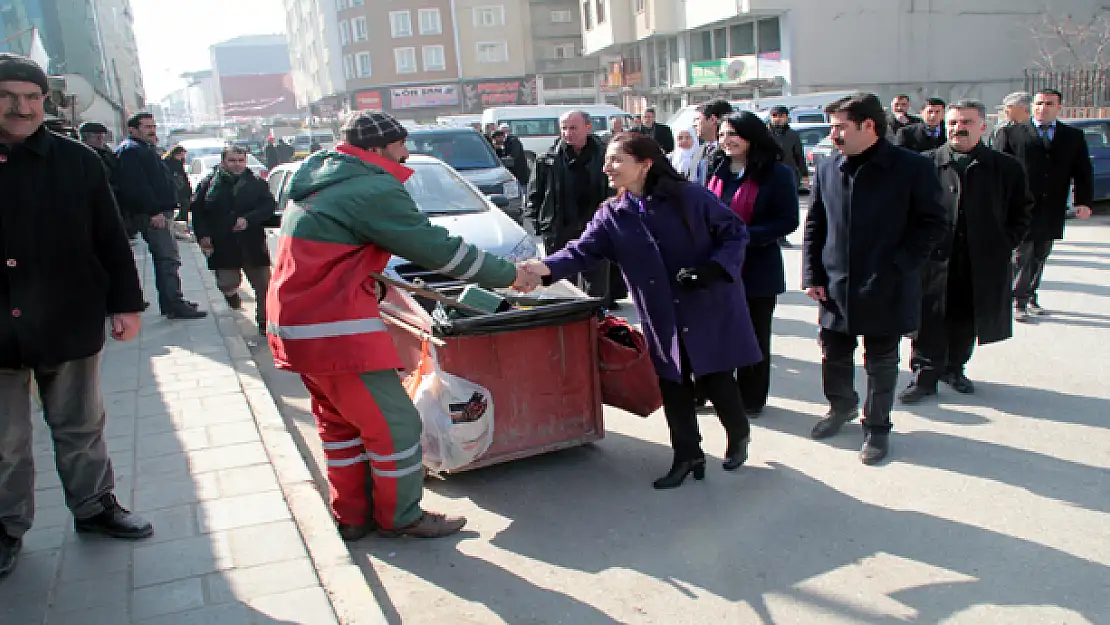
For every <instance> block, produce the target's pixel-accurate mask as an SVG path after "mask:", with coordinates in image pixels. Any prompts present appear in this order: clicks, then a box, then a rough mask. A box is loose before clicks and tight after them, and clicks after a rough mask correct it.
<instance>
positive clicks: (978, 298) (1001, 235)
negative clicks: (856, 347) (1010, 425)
mask: <svg viewBox="0 0 1110 625" xmlns="http://www.w3.org/2000/svg"><path fill="white" fill-rule="evenodd" d="M986 119H987V109H986V107H985V106H984V105H983V104H982V103H981V102H976V101H974V100H963V101H960V102H957V103H955V104H953V105H952V106H951V107H950V108H949V110H948V116H947V118H946V121H947V126H948V144H947V145H945V146H942V147H940V148H938V149H936V150H934V151H932V152H929V153H927V154H926V156H929V157H931V158H932V159H933V166H934V167H935V168H936V171H937V175H938V176H940V181H941V185H940V186H941V189H942V191H943V193H944V204H945V208H947V209H948V218H949V222H950V225H951V229H950V230H949V231H948V233H947V236H945V238H944V241H943V243H942V244H941V245H940V246H939V247H937V249H936V251H935V252H934V253H933V255H932V257H931V258H930V259H929V260H928V261H927V262H926V263H925V265H924V266H923V267H922V269H921V281H922V291H923V303H922V304H923V305H922V311H921V328H920V329H919V330H918V332H917V335H916V336H914V339H913V355H912V357H911V358H910V366H911V367H912V368H913V380H912V381H911V382H910V385H909V387H907V388H906V389H905V390H904V391H902V393H901V394H900V395H899V399H901V400H902V403H904V404H915V403H917V402H919V401H921V400H922V399H924V398H925V397H928V396H930V395H936V393H937V383H938V382H941V381H943V382H945V383H947V384H949V385H950V386H951V387H952V388H953V389H955V390H956V392H958V393H972V392H974V391H975V385H974V384H972V382H971V380H969V379H968V377H967V375H966V374H965V373H964V365H966V364H967V362H968V360H970V359H971V353H972V350H974V349H975V341H976V339H978V341H979V344H980V345H985V344H987V343H994V342H997V341H1004V340H1006V339H1008V338H1010V336H1011V335H1012V334H1013V327H1012V326H1013V317H1012V315H1011V314H1010V306H1011V303H1010V302H1011V299H1010V295H1011V288H1012V285H1013V279H1012V276H1013V274H1012V272H1013V268H1012V265H1011V263H1012V261H1011V257H1012V254H1013V251H1014V248H1016V247H1017V246H1018V245H1019V244H1020V243H1021V241H1022V239H1023V238H1025V231H1026V230H1027V229H1028V228H1029V212H1030V210H1031V209H1032V207H1033V198H1032V197H1031V196H1030V195H1029V188H1028V186H1027V185H1026V183H1025V170H1024V169H1022V167H1021V163H1019V162H1018V161H1017V159H1015V158H1013V157H1011V156H1009V155H1007V154H1001V153H999V152H995V151H993V150H991V149H990V148H988V147H987V146H986V145H984V144H983V143H982V141H981V139H982V138H983V135H984V134H985V133H986V131H987V122H986Z"/></svg>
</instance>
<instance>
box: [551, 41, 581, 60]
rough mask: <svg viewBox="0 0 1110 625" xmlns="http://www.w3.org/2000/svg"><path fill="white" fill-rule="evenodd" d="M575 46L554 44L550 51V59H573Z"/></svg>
mask: <svg viewBox="0 0 1110 625" xmlns="http://www.w3.org/2000/svg"><path fill="white" fill-rule="evenodd" d="M576 47H577V46H575V45H574V44H573V43H560V44H556V45H555V46H554V47H553V48H552V49H551V58H553V59H573V58H574V57H575V56H577V55H576V54H575V48H576Z"/></svg>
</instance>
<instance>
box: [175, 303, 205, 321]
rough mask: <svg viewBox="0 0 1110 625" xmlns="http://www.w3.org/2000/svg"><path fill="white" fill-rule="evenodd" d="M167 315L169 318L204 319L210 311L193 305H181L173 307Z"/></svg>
mask: <svg viewBox="0 0 1110 625" xmlns="http://www.w3.org/2000/svg"><path fill="white" fill-rule="evenodd" d="M165 315H166V317H167V318H169V319H203V318H205V317H207V316H208V313H207V312H206V311H203V310H197V309H196V308H193V307H191V306H186V305H181V306H177V307H174V308H171V309H170V310H169V311H168V312H166V313H165Z"/></svg>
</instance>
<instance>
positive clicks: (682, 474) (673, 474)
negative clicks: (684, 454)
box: [653, 458, 705, 490]
mask: <svg viewBox="0 0 1110 625" xmlns="http://www.w3.org/2000/svg"><path fill="white" fill-rule="evenodd" d="M691 473H693V474H694V479H695V480H704V479H705V458H698V459H697V460H683V461H681V462H679V461H675V463H674V464H672V465H671V470H670V472H669V473H667V474H666V475H664V476H663V477H661V478H659V479H657V480H655V482H654V483H653V486H655V490H664V489H667V488H678V487H679V486H682V482H684V481H686V476H687V475H689V474H691Z"/></svg>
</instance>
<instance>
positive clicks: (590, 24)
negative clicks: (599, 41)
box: [582, 0, 594, 30]
mask: <svg viewBox="0 0 1110 625" xmlns="http://www.w3.org/2000/svg"><path fill="white" fill-rule="evenodd" d="M591 4H593V3H592V2H590V0H582V20H583V24H585V26H586V30H593V28H594V20H593V17H592V16H593V12H592V11H590V5H591Z"/></svg>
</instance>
